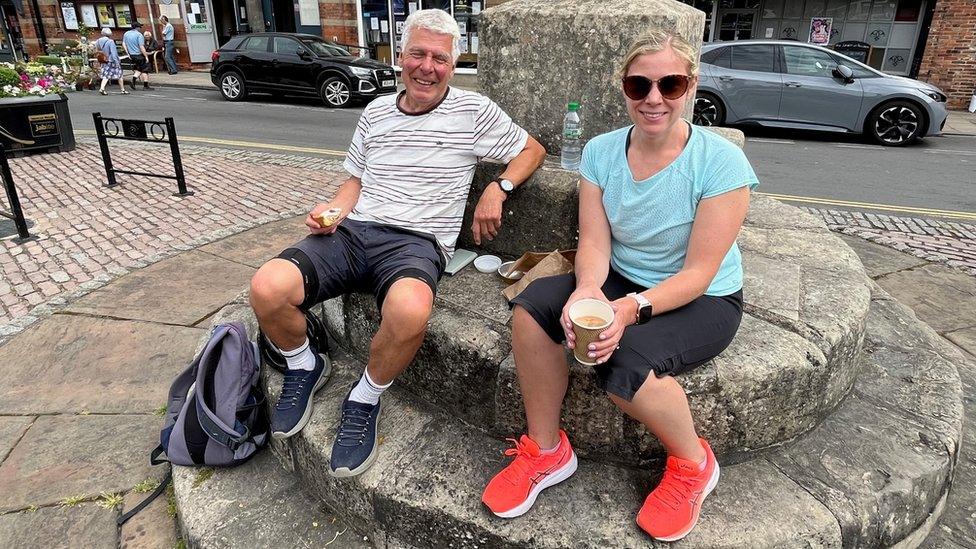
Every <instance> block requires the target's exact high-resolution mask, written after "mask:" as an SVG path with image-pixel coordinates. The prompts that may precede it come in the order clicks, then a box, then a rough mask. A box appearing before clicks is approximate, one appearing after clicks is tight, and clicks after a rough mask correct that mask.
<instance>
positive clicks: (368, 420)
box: [251, 9, 546, 477]
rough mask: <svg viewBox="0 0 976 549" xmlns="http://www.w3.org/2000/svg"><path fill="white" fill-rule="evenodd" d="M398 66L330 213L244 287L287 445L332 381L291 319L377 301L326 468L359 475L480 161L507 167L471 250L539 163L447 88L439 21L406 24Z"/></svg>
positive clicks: (367, 114) (492, 115) (360, 136)
mask: <svg viewBox="0 0 976 549" xmlns="http://www.w3.org/2000/svg"><path fill="white" fill-rule="evenodd" d="M404 27H405V28H404V32H403V41H404V47H403V51H402V52H401V54H400V66H401V67H403V74H402V79H403V84H404V87H405V88H406V90H405V91H403V92H401V93H400V94H399V95H388V96H384V97H380V98H378V99H376V100H375V101H373V102H372V103H370V104H369V106H367V107H366V109H365V110H364V111H363V114H362V117H361V118H360V120H359V125H358V126H357V128H356V131H355V134H354V135H353V138H352V144H351V145H350V146H349V151H348V153H347V155H346V160H345V164H344V167H345V169H346V171H348V172H349V174H350V175H349V178H348V179H346V180H345V181H344V182H343V183H342V186H341V187H340V188H339V191H338V192H337V193H336V195H335V197H334V198H333V199H332V201H331V202H328V203H325V204H319V205H317V206H315V207H314V208H313V209H312V210H311V212H309V214H308V216H307V217H306V218H305V224H306V225H307V226H308V228H309V232H310V233H311V234H310V235H309V236H308V237H307V238H305V239H304V240H302V241H300V242H298V243H297V244H295V246H294V247H292V248H289V249H287V250H285V251H284V252H282V254H281V255H279V256H278V257H277V258H275V259H272V260H271V261H269V262H268V263H265V264H264V266H262V267H261V268H260V269H259V270H258V272H257V273H256V274H255V275H254V278H253V280H252V281H251V305H252V306H253V308H254V312H255V314H256V315H257V317H258V321H259V322H260V325H261V329H262V331H263V332H264V334H265V335H266V336H267V338H268V339H269V340H270V341H271V343H272V344H273V346H274V347H276V348H277V350H279V351H280V353H281V355H282V356H283V359H284V360H283V361H282V362H285V363H287V368H286V372H285V377H284V383H283V386H282V391H281V397H280V398H279V400H278V403H277V405H276V406H275V409H274V411H273V414H272V420H271V423H272V435H273V436H275V437H276V438H285V437H289V436H292V435H294V434H295V433H297V432H298V431H299V430H301V429H302V427H304V426H305V424H306V423H307V422H308V419H309V417H310V415H311V410H312V402H311V401H312V395H313V393H314V392H315V391H316V390H318V389H319V388H320V387H321V386H322V385H324V384H325V381H326V379H327V378H328V376H329V374H330V369H331V367H330V364H329V360H328V357H327V356H325V355H324V354H321V353H319V352H318V350H317V349H315V348H314V342H310V341H309V340H308V338H307V336H306V320H305V316H304V314H303V311H305V310H308V308H309V307H311V306H312V305H314V304H316V303H319V302H321V301H323V300H326V299H329V298H332V297H336V296H338V295H341V294H343V293H346V292H351V291H356V290H364V291H370V292H372V293H373V294H374V295H375V296H376V300H377V304H378V306H379V309H380V313H381V319H382V320H381V322H380V327H379V330H378V331H377V332H376V334H375V335H374V336H373V340H372V344H371V345H370V351H369V362H368V364H367V365H366V371H365V372H364V373H363V375H362V377H361V378H360V379H359V380H358V381H357V382H356V383H355V384H354V385H353V386H352V388H351V389H350V391H349V393H348V394H347V395H346V397H345V399H344V400H343V402H342V417H341V420H340V423H339V428H338V431H337V433H336V437H335V441H334V443H333V446H332V461H331V464H330V470H331V472H332V474H333V475H335V476H338V477H347V476H354V475H358V474H360V473H362V472H363V471H365V470H366V469H367V468H368V467H369V466H370V465H371V464H372V462H373V460H374V458H375V456H376V446H377V444H376V438H377V421H378V419H379V415H380V397H381V395H382V394H383V391H385V390H386V389H387V388H388V387H389V386H390V385H391V384H392V383H393V380H394V379H395V378H396V377H397V375H399V374H400V373H401V372H403V370H404V369H406V367H407V365H408V364H409V363H410V361H411V360H413V357H414V354H415V353H416V352H417V349H419V348H420V344H421V343H422V341H423V338H424V333H425V330H426V327H427V320H428V318H429V317H430V313H431V308H432V307H433V303H434V293H435V290H436V288H437V282H438V280H439V279H440V277H441V274H442V273H443V271H444V267H445V265H446V263H447V261H448V259H449V258H450V257H451V255H452V254H453V252H454V245H455V243H456V241H457V236H458V233H459V232H460V230H461V223H462V217H463V215H464V205H465V201H466V199H467V195H468V191H469V189H470V185H471V179H472V177H473V175H474V170H475V166H476V165H477V163H478V160H479V159H480V158H487V159H490V160H494V161H498V162H503V163H507V164H508V165H507V167H506V169H505V171H504V172H503V173H502V174H501V176H500V177H499V179H498V181H493V182H492V183H491V184H490V185H489V186H488V187H487V188H486V189H485V191H484V193H483V194H482V195H481V197H480V199H479V201H478V205H477V207H476V210H475V215H474V223H473V226H472V228H471V229H472V232H473V237H474V240H475V242H476V243H480V242H481V239H482V238H487V239H489V240H490V239H492V238H494V236H495V235H496V234H497V231H498V229H499V228H500V227H501V212H502V203H503V202H504V201H505V199H506V198H507V197H508V195H509V193H511V192H512V190H513V189H514V188H515V187H517V186H518V185H519V184H520V183H522V182H523V181H525V180H526V179H528V177H529V176H530V175H532V173H533V172H534V171H535V170H536V168H538V167H539V166H540V165H541V164H542V162H543V160H544V158H545V154H546V151H545V149H544V148H543V147H542V145H540V144H539V143H538V142H537V141H536V140H535V139H533V138H532V137H530V136H529V135H528V134H527V133H526V132H525V130H523V129H522V128H520V127H519V126H517V125H516V124H515V123H514V122H512V120H511V118H509V117H508V115H507V114H505V113H504V112H503V111H502V110H501V109H500V108H499V107H498V106H497V105H496V104H495V103H493V102H492V101H491V100H489V99H488V98H486V97H484V96H482V95H480V94H477V93H474V92H467V91H463V90H458V89H456V88H451V87H449V86H448V84H449V82H450V80H451V77H452V76H453V75H454V65H455V63H456V61H457V58H458V55H459V53H460V51H459V47H458V44H459V40H460V31H459V29H458V26H457V23H456V22H455V21H454V19H453V18H451V16H450V15H448V14H447V13H446V12H444V11H441V10H436V9H431V10H420V11H417V12H415V13H413V14H412V15H411V16H410V17H408V18H407V20H406V23H405V25H404Z"/></svg>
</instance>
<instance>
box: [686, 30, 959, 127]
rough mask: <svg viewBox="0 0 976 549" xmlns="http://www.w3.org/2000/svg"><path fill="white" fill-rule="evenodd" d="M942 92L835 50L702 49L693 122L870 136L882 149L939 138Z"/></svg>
mask: <svg viewBox="0 0 976 549" xmlns="http://www.w3.org/2000/svg"><path fill="white" fill-rule="evenodd" d="M946 116H947V112H946V96H945V94H944V93H942V90H940V89H939V88H937V87H935V86H933V85H931V84H926V83H924V82H919V81H918V80H912V79H910V78H905V77H902V76H892V75H889V74H885V73H883V72H880V71H877V70H875V69H872V68H871V67H869V66H867V65H865V64H863V63H860V62H858V61H855V60H854V59H851V58H850V57H847V56H844V55H841V54H839V53H837V52H835V51H833V50H829V49H827V48H822V47H820V46H814V45H812V44H804V43H802V42H793V41H786V40H743V41H737V42H716V43H712V44H707V45H705V47H703V48H702V54H701V78H700V82H699V84H698V94H697V95H696V97H695V110H694V122H695V123H696V124H700V125H703V126H709V125H721V124H758V125H761V126H767V127H777V128H792V129H804V130H826V131H837V132H848V133H865V134H868V135H870V136H871V137H872V138H874V139H875V140H876V141H878V142H879V143H881V144H882V145H889V146H902V145H908V144H909V143H912V142H914V141H915V140H916V139H919V138H921V137H927V136H931V135H940V134H941V133H942V127H943V126H944V125H945V121H946Z"/></svg>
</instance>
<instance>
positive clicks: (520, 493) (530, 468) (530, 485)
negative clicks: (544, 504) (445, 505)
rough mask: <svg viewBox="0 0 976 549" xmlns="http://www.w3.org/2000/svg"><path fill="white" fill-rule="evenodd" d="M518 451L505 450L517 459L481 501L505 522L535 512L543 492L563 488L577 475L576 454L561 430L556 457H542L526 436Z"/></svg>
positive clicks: (553, 454)
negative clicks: (532, 509) (557, 487)
mask: <svg viewBox="0 0 976 549" xmlns="http://www.w3.org/2000/svg"><path fill="white" fill-rule="evenodd" d="M508 440H510V441H512V442H513V443H515V448H509V449H508V450H505V455H506V456H514V457H515V459H513V460H512V462H511V463H509V464H508V466H507V467H505V468H504V469H502V470H501V472H499V473H498V474H497V475H495V478H493V479H491V481H490V482H489V483H488V486H487V487H485V493H484V494H483V495H482V496H481V501H482V502H484V504H485V505H487V506H488V508H489V509H491V512H492V513H495V514H496V515H498V516H500V517H502V518H515V517H517V516H520V515H523V514H525V513H526V512H527V511H528V510H529V509H531V508H532V504H534V503H535V498H536V497H537V496H538V495H539V492H541V491H542V490H544V489H546V488H548V487H550V486H553V485H555V484H559V483H560V482H562V481H564V480H566V479H568V478H569V477H571V476H572V475H573V473H575V472H576V454H575V453H574V452H573V447H572V446H570V445H569V439H568V438H566V433H565V432H564V431H563V430H561V429H560V431H559V446H558V447H557V448H556V451H555V452H553V453H552V454H546V455H542V454H541V453H540V451H539V445H538V444H536V442H535V441H534V440H532V439H531V438H529V437H528V435H522V438H521V439H520V440H518V441H516V440H515V439H511V438H510V439H508Z"/></svg>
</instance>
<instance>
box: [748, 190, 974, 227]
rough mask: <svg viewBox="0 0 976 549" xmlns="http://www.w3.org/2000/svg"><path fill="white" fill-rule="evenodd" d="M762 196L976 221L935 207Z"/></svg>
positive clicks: (786, 200)
mask: <svg viewBox="0 0 976 549" xmlns="http://www.w3.org/2000/svg"><path fill="white" fill-rule="evenodd" d="M756 194H757V195H760V196H768V197H769V198H775V199H777V200H782V201H784V202H800V203H802V204H816V205H818V206H840V207H843V208H855V209H859V210H879V211H885V212H898V213H905V214H912V215H923V216H932V217H944V218H947V219H954V220H959V221H976V213H974V212H959V211H954V210H937V209H934V208H913V207H911V206H894V205H891V204H874V203H871V202H855V201H850V200H834V199H833V198H814V197H810V196H793V195H789V194H775V193H756Z"/></svg>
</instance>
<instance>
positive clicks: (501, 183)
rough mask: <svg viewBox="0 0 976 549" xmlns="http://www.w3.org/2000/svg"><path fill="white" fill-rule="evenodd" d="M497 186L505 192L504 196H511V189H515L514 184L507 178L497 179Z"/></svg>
mask: <svg viewBox="0 0 976 549" xmlns="http://www.w3.org/2000/svg"><path fill="white" fill-rule="evenodd" d="M498 187H499V188H500V189H501V190H502V191H504V192H505V196H511V195H512V191H514V190H515V184H514V183H512V182H511V181H509V180H507V179H499V180H498Z"/></svg>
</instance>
